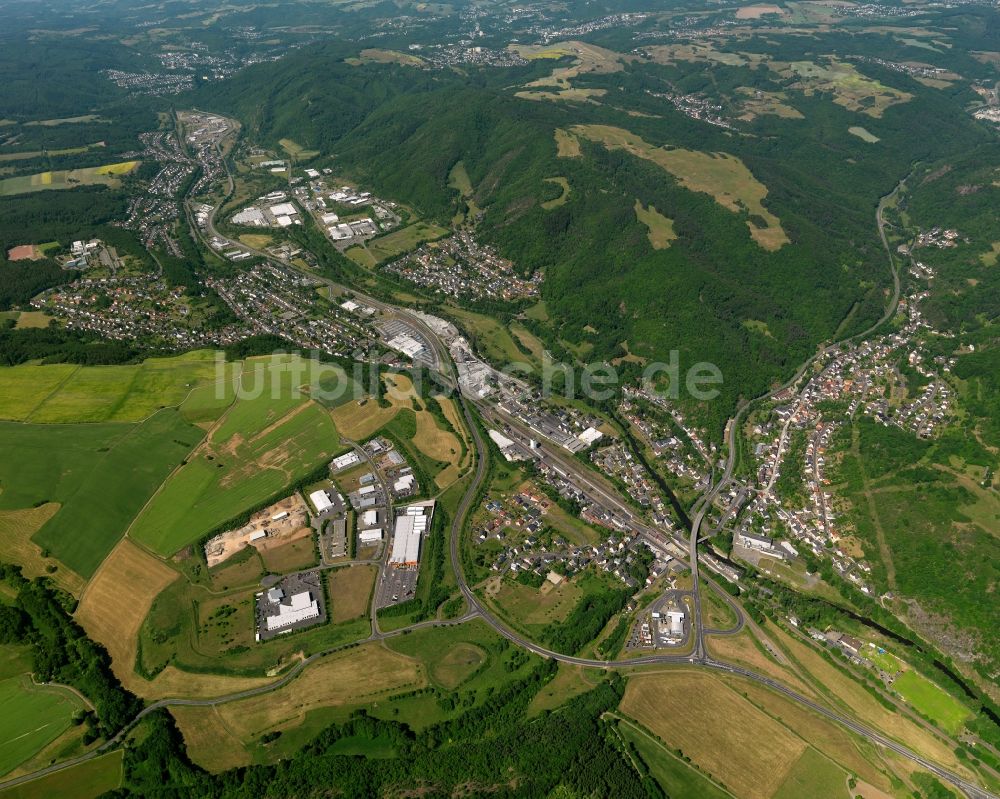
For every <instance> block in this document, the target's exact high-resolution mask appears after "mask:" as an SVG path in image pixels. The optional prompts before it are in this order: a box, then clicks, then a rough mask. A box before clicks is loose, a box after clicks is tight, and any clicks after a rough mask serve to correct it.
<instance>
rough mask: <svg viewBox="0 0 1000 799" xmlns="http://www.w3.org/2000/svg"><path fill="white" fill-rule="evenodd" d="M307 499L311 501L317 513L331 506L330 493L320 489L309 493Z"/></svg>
mask: <svg viewBox="0 0 1000 799" xmlns="http://www.w3.org/2000/svg"><path fill="white" fill-rule="evenodd" d="M309 501H310V502H312V504H313V507H314V508H316V512H317V513H323V512H324V511H328V510H330V508H332V507H333V501H332V500H331V499H330V495H329V494H327V493H326V491H323V490H322V489H320V490H319V491H313V492H312V493H311V494H310V495H309Z"/></svg>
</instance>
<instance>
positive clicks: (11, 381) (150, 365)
mask: <svg viewBox="0 0 1000 799" xmlns="http://www.w3.org/2000/svg"><path fill="white" fill-rule="evenodd" d="M223 364H224V362H222V361H218V360H217V359H216V354H215V353H213V352H210V351H208V350H199V351H195V352H190V353H186V354H184V355H180V356H177V357H173V358H150V359H148V360H146V361H143V363H142V364H140V365H137V366H73V365H71V364H51V365H43V366H36V365H24V366H9V367H4V368H0V418H3V419H10V420H14V421H28V422H32V423H36V424H50V423H58V424H72V423H77V422H105V421H123V422H125V421H128V422H132V421H140V420H142V419H145V418H146V417H148V416H150V415H152V414H153V413H155V412H156V411H157V410H160V409H161V408H165V407H173V406H177V405H180V404H182V403H183V402H184V401H185V399H186V398H187V397H188V395H189V394H190V393H191V391H192V389H193V388H194V387H195V386H200V385H208V384H212V385H214V383H215V381H217V380H220V379H223V378H225V377H226V376H228V375H230V374H231V373H232V370H233V368H234V367H233V365H223Z"/></svg>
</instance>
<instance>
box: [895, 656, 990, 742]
mask: <svg viewBox="0 0 1000 799" xmlns="http://www.w3.org/2000/svg"><path fill="white" fill-rule="evenodd" d="M892 687H893V688H894V689H895V690H896V692H897V693H898V694H899V695H900V696H901V697H903V699H905V700H906V702H907V703H909V704H910V705H912V706H913V707H914V708H916V709H917V710H918V711H919V712H920V713H923V714H924V715H925V716H927V718H929V719H931V721H934V722H935V723H937V724H940V725H941V726H942V727H943V728H944V729H946V730H947V731H948V732H949V733H951V734H952V735H954V734H956V733H958V732H959V731H961V729H962V727H963V726H964V724H965V722H966V721H967V720H968V718H969V717H970V716H971V715H972V714H971V713H970V712H969V709H968V708H967V707H966V706H965V705H963V704H962V703H961V702H959V701H958V700H957V699H955V698H954V697H953V696H951V695H950V694H948V693H946V692H945V691H944V690H943V689H941V688H939V687H938V686H936V685H935V684H934V683H932V682H931V681H930V680H928V679H927V678H926V677H924V676H923V675H921V674H918V673H917V672H915V671H913V670H912V669H911V670H910V671H905V672H903V673H902V674H900V675H899V676H898V677H897V678H896V679H895V681H893V684H892Z"/></svg>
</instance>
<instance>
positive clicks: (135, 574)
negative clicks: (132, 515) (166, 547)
mask: <svg viewBox="0 0 1000 799" xmlns="http://www.w3.org/2000/svg"><path fill="white" fill-rule="evenodd" d="M177 577H178V574H177V572H175V571H174V570H173V569H171V568H170V567H169V566H167V564H165V563H164V562H163V561H161V560H158V559H157V558H155V557H153V556H152V555H150V554H149V553H147V552H146V551H145V550H143V549H141V548H140V547H139V546H138V545H136V544H134V543H132V541H130V540H129V539H127V538H123V539H122V540H121V542H119V544H118V545H117V546H116V547H115V548H114V549H113V550H112V551H111V554H110V555H108V557H107V559H106V560H105V561H104V563H102V564H101V565H100V567H99V568H98V569H97V572H96V573H95V574H94V576H93V578H91V580H90V582H89V583H88V584H87V588H86V590H84V592H83V596H82V597H81V598H80V606H79V607H78V608H77V611H76V620H77V621H78V622H79V623H80V625H81V626H82V627H83V629H84V630H86V631H87V635H89V636H90V637H91V638H93V639H94V640H95V641H98V642H99V643H101V644H103V645H104V646H105V647H106V648H107V650H108V653H109V654H110V655H111V666H112V669H113V670H114V672H115V675H116V676H117V677H118V679H119V680H121V681H122V684H123V685H125V686H127V687H131V683H133V682H134V681H135V680H137V679H138V677H137V675H136V674H135V672H134V668H135V658H136V652H137V649H136V647H137V644H138V639H139V628H140V627H141V626H142V622H143V619H145V618H146V614H147V613H149V609H150V607H151V606H152V604H153V600H154V599H156V596H157V595H158V594H159V593H160V592H161V591H162V590H163V589H164V588H166V587H167V586H168V585H170V583H172V582H173V581H174V580H175V579H177Z"/></svg>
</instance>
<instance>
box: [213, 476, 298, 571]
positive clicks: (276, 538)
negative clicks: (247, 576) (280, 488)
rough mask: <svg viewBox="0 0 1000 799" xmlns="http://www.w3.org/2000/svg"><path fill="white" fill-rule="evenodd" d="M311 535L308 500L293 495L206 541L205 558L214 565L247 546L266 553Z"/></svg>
mask: <svg viewBox="0 0 1000 799" xmlns="http://www.w3.org/2000/svg"><path fill="white" fill-rule="evenodd" d="M311 534H312V528H311V527H310V526H309V516H308V511H307V509H306V503H305V500H304V499H302V497H301V496H299V495H298V494H293V495H292V496H290V497H287V498H285V499H283V500H281V501H280V502H276V503H275V504H273V505H271V506H270V507H269V508H265V509H264V510H262V511H259V512H258V513H255V514H254V515H253V516H251V517H250V522H249V523H248V524H246V525H244V526H243V527H241V528H239V529H238V530H229V531H228V532H225V533H220V534H219V535H217V536H215V538H212V539H210V540H209V541H208V543H207V544H205V560H206V561H207V563H208V567H209V568H212V567H213V566H218V565H219V564H220V563H222V562H223V561H224V560H226V559H227V558H231V557H232V556H233V555H235V554H236V553H237V552H239V551H240V550H242V549H243V548H244V547H248V546H252V547H256V549H257V550H259V551H260V552H266V551H267V550H268V549H274V548H275V547H279V546H281V545H282V544H287V543H288V542H289V541H296V540H298V539H299V538H306V537H307V536H309V535H311Z"/></svg>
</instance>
